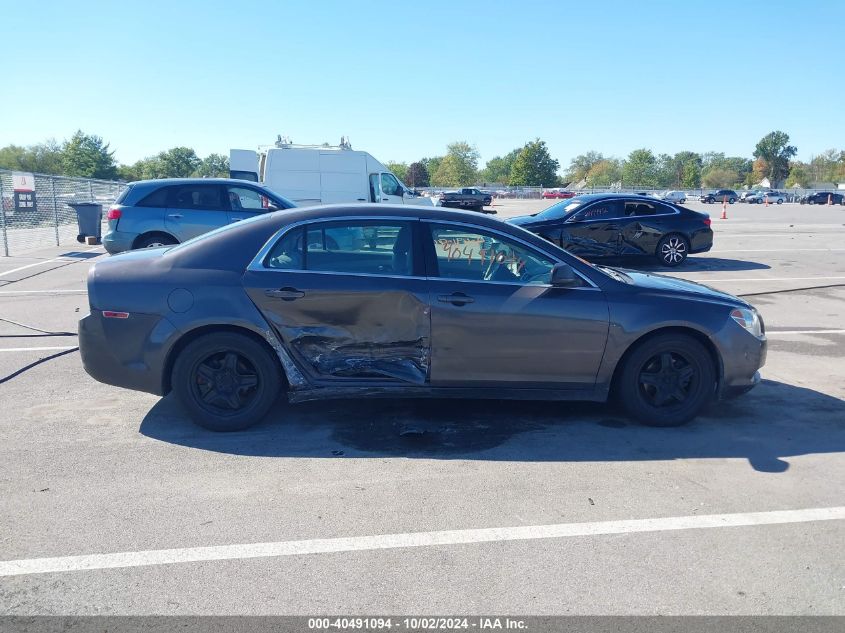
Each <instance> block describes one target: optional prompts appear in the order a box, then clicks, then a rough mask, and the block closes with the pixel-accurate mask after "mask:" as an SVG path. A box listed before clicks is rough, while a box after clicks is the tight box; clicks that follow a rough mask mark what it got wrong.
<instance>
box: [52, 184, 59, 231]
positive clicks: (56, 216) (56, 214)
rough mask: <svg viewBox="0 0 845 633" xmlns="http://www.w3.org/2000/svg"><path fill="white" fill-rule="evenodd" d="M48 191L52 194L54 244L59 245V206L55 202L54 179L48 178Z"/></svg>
mask: <svg viewBox="0 0 845 633" xmlns="http://www.w3.org/2000/svg"><path fill="white" fill-rule="evenodd" d="M50 192H51V193H52V194H53V227H54V228H55V229H56V246H58V245H59V206H58V205H57V204H56V179H55V178H50Z"/></svg>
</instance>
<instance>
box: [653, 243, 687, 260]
mask: <svg viewBox="0 0 845 633" xmlns="http://www.w3.org/2000/svg"><path fill="white" fill-rule="evenodd" d="M660 256H661V257H662V258H663V261H664V262H666V263H667V264H672V265H674V264H680V263H681V262H682V261H684V258H685V257H686V256H687V245H686V242H684V240H683V239H681V238H680V237H670V238H669V239H667V240H666V241H665V242H663V245H662V246H661V247H660Z"/></svg>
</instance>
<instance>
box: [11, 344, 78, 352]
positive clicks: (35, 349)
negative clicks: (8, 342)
mask: <svg viewBox="0 0 845 633" xmlns="http://www.w3.org/2000/svg"><path fill="white" fill-rule="evenodd" d="M75 347H77V346H76V345H60V346H55V347H6V348H0V353H3V352H52V351H59V350H63V349H74V348H75Z"/></svg>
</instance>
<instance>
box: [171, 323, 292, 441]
mask: <svg viewBox="0 0 845 633" xmlns="http://www.w3.org/2000/svg"><path fill="white" fill-rule="evenodd" d="M171 379H172V384H173V391H174V392H175V393H176V395H177V397H178V398H179V400H180V401H181V403H182V406H183V407H184V408H185V409H186V410H187V412H188V414H189V415H190V416H191V418H192V419H193V420H194V422H196V423H197V424H199V425H200V426H202V427H204V428H206V429H209V430H211V431H240V430H242V429H245V428H247V427H250V426H252V425H253V424H256V423H257V422H259V421H260V420H261V419H262V418H263V417H264V416H265V415H266V414H267V412H268V411H269V410H270V408H271V407H272V406H273V404H274V403H275V402H276V399H277V397H278V395H279V393H280V392H281V391H282V376H281V371H280V369H279V365H278V363H277V361H276V359H275V358H274V357H273V355H272V354H271V352H270V351H269V350H268V349H266V348H265V347H264V346H263V345H261V344H260V343H259V342H257V341H255V340H254V339H252V338H250V337H249V336H245V335H243V334H237V333H234V332H215V333H211V334H207V335H205V336H202V337H200V338H198V339H196V340H195V341H192V342H191V343H189V344H188V345H187V346H186V347H185V349H183V350H182V351H181V352H180V353H179V356H178V357H177V358H176V362H175V363H174V365H173V374H172V376H171Z"/></svg>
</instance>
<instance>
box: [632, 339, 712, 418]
mask: <svg viewBox="0 0 845 633" xmlns="http://www.w3.org/2000/svg"><path fill="white" fill-rule="evenodd" d="M715 391H716V372H715V369H714V366H713V360H712V359H711V357H710V354H709V353H708V352H707V350H706V349H705V348H704V346H703V345H702V344H701V343H699V342H698V341H696V340H695V339H693V338H692V337H689V336H685V335H683V334H665V335H660V336H656V337H654V338H652V339H649V340H647V341H645V342H644V343H642V344H641V345H639V346H637V347H636V348H635V349H634V350H633V351H632V352H631V354H630V355H629V356H628V358H627V359H626V360H625V364H624V366H623V367H622V371H621V374H620V377H619V381H618V383H617V396H618V397H619V400H620V402H621V404H622V406H623V407H624V408H625V410H626V411H627V412H628V413H629V414H630V415H631V416H632V417H634V418H636V419H637V420H639V421H640V422H641V423H642V424H645V425H646V426H661V427H666V426H680V425H681V424H685V423H686V422H689V421H690V420H691V419H692V418H694V417H695V416H696V415H698V413H699V412H700V411H701V410H702V409H703V408H704V407H705V406H706V405H707V403H708V401H709V400H710V399H711V398H712V396H713V394H714V393H715Z"/></svg>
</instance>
